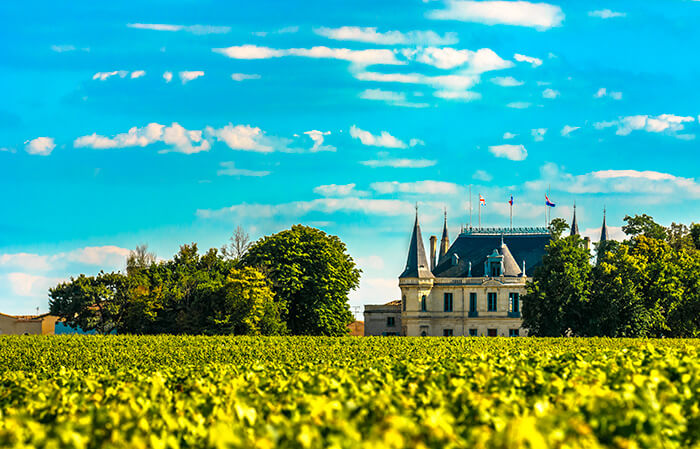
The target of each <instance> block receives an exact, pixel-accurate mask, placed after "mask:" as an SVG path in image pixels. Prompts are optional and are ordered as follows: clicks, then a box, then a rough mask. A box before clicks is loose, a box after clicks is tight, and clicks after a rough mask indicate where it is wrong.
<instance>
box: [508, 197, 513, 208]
mask: <svg viewBox="0 0 700 449" xmlns="http://www.w3.org/2000/svg"><path fill="white" fill-rule="evenodd" d="M508 204H510V205H511V206H512V205H513V195H511V196H510V201H508Z"/></svg>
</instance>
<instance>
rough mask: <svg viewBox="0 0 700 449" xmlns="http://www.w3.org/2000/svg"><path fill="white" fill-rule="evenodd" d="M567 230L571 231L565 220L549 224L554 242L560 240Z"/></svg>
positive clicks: (556, 220)
mask: <svg viewBox="0 0 700 449" xmlns="http://www.w3.org/2000/svg"><path fill="white" fill-rule="evenodd" d="M567 229H569V224H568V223H567V222H566V220H564V219H563V218H555V219H553V220H552V221H551V222H549V233H550V234H551V235H552V238H553V239H554V240H557V239H560V238H561V236H562V234H563V233H564V232H566V230H567Z"/></svg>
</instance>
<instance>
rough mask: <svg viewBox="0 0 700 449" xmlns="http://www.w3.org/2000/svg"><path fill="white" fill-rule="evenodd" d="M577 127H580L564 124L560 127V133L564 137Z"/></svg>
mask: <svg viewBox="0 0 700 449" xmlns="http://www.w3.org/2000/svg"><path fill="white" fill-rule="evenodd" d="M577 129H581V127H580V126H569V125H564V127H563V128H562V129H561V135H562V136H564V137H566V136H568V135H569V134H571V133H572V132H574V131H576V130H577Z"/></svg>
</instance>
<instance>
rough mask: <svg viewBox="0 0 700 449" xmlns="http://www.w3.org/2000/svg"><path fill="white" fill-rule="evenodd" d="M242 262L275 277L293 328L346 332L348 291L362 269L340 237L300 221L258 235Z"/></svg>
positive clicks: (296, 330) (283, 309)
mask: <svg viewBox="0 0 700 449" xmlns="http://www.w3.org/2000/svg"><path fill="white" fill-rule="evenodd" d="M241 263H242V264H243V265H247V266H252V267H256V268H258V269H259V270H260V271H262V272H263V273H265V274H266V276H267V277H268V279H270V280H271V281H272V290H273V291H274V292H275V295H276V297H277V300H278V302H279V303H280V311H281V313H282V317H283V319H284V320H285V321H286V323H287V327H288V328H289V331H290V332H291V333H292V334H299V335H346V334H347V325H348V324H350V323H351V322H352V320H353V317H352V313H351V312H350V308H349V306H348V293H349V292H350V291H351V290H354V289H355V288H357V287H358V285H359V281H360V270H359V269H358V268H357V267H356V266H355V263H354V261H353V260H352V258H351V257H350V255H349V254H347V252H346V248H345V244H344V243H343V242H342V241H341V240H340V239H339V238H338V237H336V236H332V235H327V234H326V233H325V232H323V231H320V230H318V229H315V228H311V227H307V226H302V225H296V226H293V227H292V228H291V229H289V230H286V231H282V232H279V233H277V234H274V235H272V236H269V237H265V238H263V239H261V240H259V241H257V242H256V243H255V244H253V245H252V246H251V247H250V248H249V249H248V251H247V253H246V254H245V255H244V256H243V258H242V259H241Z"/></svg>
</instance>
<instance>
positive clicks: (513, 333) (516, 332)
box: [508, 329, 520, 337]
mask: <svg viewBox="0 0 700 449" xmlns="http://www.w3.org/2000/svg"><path fill="white" fill-rule="evenodd" d="M508 336H509V337H519V336H520V329H508Z"/></svg>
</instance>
